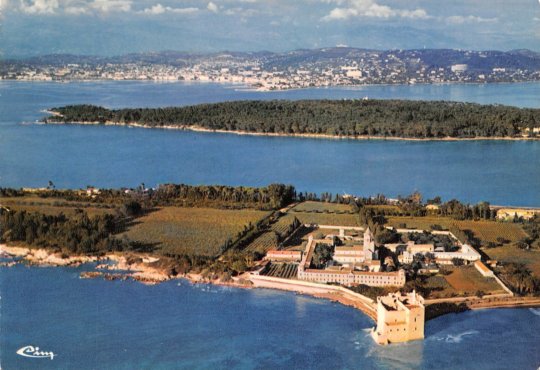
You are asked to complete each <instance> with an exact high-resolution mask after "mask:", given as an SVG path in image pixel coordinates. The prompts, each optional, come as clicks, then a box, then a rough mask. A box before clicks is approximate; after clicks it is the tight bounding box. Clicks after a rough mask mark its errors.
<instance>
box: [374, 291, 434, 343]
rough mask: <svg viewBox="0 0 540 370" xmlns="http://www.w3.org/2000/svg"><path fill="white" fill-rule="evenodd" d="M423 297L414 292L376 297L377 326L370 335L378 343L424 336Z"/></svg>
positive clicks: (403, 340) (396, 341)
mask: <svg viewBox="0 0 540 370" xmlns="http://www.w3.org/2000/svg"><path fill="white" fill-rule="evenodd" d="M424 320H425V307H424V298H422V296H420V295H419V294H417V293H416V292H414V291H413V292H412V293H408V294H405V295H402V294H401V293H399V292H397V293H390V294H388V295H387V296H383V297H377V327H376V328H373V330H372V332H371V335H372V337H373V339H374V340H375V342H377V343H378V344H389V343H399V342H408V341H410V340H417V339H423V338H424Z"/></svg>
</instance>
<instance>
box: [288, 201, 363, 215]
mask: <svg viewBox="0 0 540 370" xmlns="http://www.w3.org/2000/svg"><path fill="white" fill-rule="evenodd" d="M292 209H293V210H294V211H296V212H329V213H342V212H345V213H349V212H350V213H353V211H352V208H351V206H350V205H348V204H338V203H327V202H313V201H306V202H302V203H299V204H297V205H296V206H294V207H293V208H292Z"/></svg>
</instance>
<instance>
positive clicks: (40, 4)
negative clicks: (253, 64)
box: [0, 0, 540, 57]
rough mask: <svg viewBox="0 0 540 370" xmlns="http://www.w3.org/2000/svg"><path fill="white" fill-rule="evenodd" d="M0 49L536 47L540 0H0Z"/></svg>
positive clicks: (21, 52)
mask: <svg viewBox="0 0 540 370" xmlns="http://www.w3.org/2000/svg"><path fill="white" fill-rule="evenodd" d="M0 9H2V10H1V16H0V22H1V31H0V32H1V35H0V50H1V52H2V54H3V56H4V57H6V56H27V55H36V54H51V53H76V54H96V55H118V54H124V53H127V52H142V51H160V50H185V51H196V52H207V51H220V50H238V51H259V50H271V51H285V50H291V49H298V48H317V47H327V46H335V45H338V44H344V45H349V46H354V47H361V48H377V49H391V48H403V49H405V48H406V49H409V48H422V47H428V48H461V49H481V50H487V49H498V50H509V49H518V48H528V49H532V50H535V51H540V3H539V0H455V1H442V0H407V1H402V0H212V1H199V0H0Z"/></svg>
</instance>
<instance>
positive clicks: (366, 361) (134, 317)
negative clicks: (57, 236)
mask: <svg viewBox="0 0 540 370" xmlns="http://www.w3.org/2000/svg"><path fill="white" fill-rule="evenodd" d="M80 271H81V269H80V268H78V269H72V268H27V267H24V266H20V265H19V266H16V267H12V268H2V269H1V270H0V274H1V275H0V276H1V280H0V290H1V292H2V299H1V305H2V307H1V313H2V315H1V317H0V325H1V327H0V333H1V335H0V351H1V352H0V356H1V365H2V368H3V369H6V370H11V369H78V370H83V369H99V370H101V369H126V370H128V369H129V370H133V369H324V370H328V369H375V368H380V369H418V368H420V369H471V368H474V369H489V370H493V369H520V370H524V369H531V370H535V369H537V368H538V366H540V352H539V351H538V343H540V334H539V331H540V310H529V309H501V310H489V311H482V312H480V311H476V312H467V313H463V314H459V315H449V316H444V317H440V318H438V319H435V320H433V321H430V322H428V324H427V327H426V339H425V340H424V341H420V342H411V343H407V344H404V345H393V346H388V347H379V346H377V345H375V344H374V343H373V341H372V339H371V338H370V337H369V334H368V332H367V331H368V329H369V328H371V327H372V325H373V323H372V322H371V321H370V319H368V318H367V317H366V316H364V315H363V314H362V313H360V312H359V311H356V310H355V309H352V308H349V307H345V306H342V305H340V304H337V303H329V302H326V301H323V300H318V299H315V298H310V297H306V296H301V295H295V294H293V293H284V292H278V291H272V290H258V289H257V290H244V289H234V288H224V287H216V286H208V285H197V286H192V285H190V284H189V283H188V282H186V281H169V282H166V283H163V284H160V285H156V286H145V285H142V284H140V283H137V282H130V281H128V282H121V281H114V282H109V281H105V280H99V279H98V280H84V279H79V277H78V274H79V272H80ZM26 345H33V346H38V347H40V349H42V350H45V351H52V352H54V353H55V354H56V355H57V356H56V357H55V358H54V359H53V360H50V359H32V358H25V357H21V356H18V355H16V354H15V353H16V351H17V350H18V349H19V348H21V347H24V346H26Z"/></svg>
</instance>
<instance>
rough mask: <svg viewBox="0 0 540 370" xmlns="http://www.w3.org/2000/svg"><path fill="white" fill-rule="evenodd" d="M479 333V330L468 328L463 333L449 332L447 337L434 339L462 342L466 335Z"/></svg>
mask: <svg viewBox="0 0 540 370" xmlns="http://www.w3.org/2000/svg"><path fill="white" fill-rule="evenodd" d="M478 333H479V332H478V331H477V330H467V331H464V332H463V333H459V334H456V335H452V334H448V335H447V336H445V337H435V338H433V339H435V340H439V341H441V340H442V341H445V342H446V343H461V341H462V340H463V338H464V337H466V336H469V335H475V334H478Z"/></svg>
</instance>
